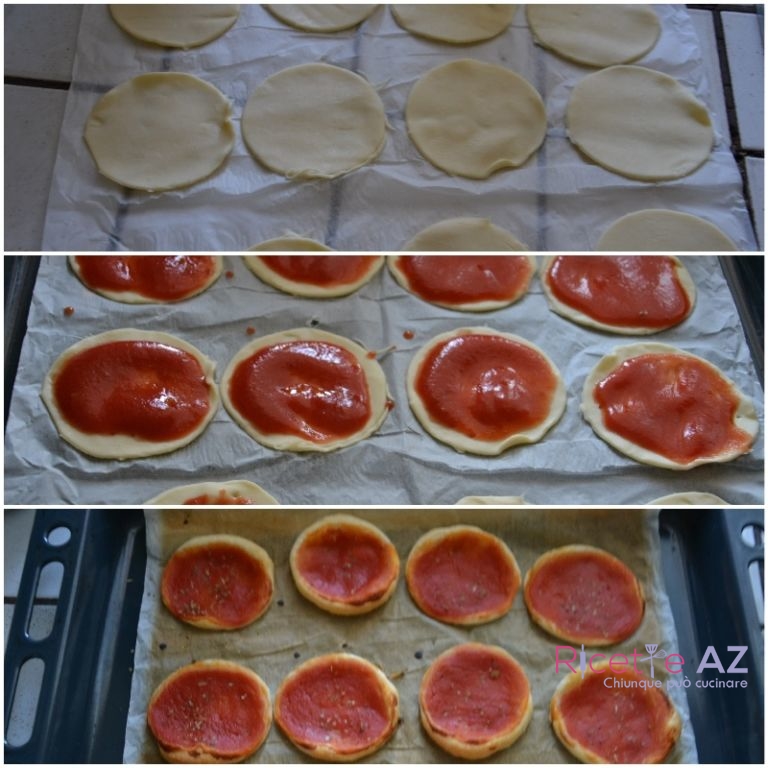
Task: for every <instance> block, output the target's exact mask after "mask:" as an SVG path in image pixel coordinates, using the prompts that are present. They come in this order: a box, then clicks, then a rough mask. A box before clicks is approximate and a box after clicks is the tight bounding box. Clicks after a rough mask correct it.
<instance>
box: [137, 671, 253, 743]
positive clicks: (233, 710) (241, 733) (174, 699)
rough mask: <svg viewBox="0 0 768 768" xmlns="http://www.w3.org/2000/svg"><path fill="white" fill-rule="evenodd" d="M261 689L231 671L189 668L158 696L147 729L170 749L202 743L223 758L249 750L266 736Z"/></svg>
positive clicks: (150, 711)
mask: <svg viewBox="0 0 768 768" xmlns="http://www.w3.org/2000/svg"><path fill="white" fill-rule="evenodd" d="M264 707H265V702H264V700H263V697H262V694H261V691H260V690H259V688H258V687H257V685H256V683H255V682H254V681H252V680H250V679H249V678H248V676H247V675H244V674H238V672H237V671H236V670H230V669H204V668H203V669H189V670H188V671H186V672H185V673H184V674H181V675H178V676H177V677H176V678H175V679H174V680H172V681H171V682H170V683H169V684H168V685H167V686H166V688H165V689H164V690H163V691H161V692H160V694H159V696H158V697H157V698H156V699H155V700H154V702H153V703H152V706H151V707H150V709H149V713H148V717H149V725H150V728H151V729H152V733H153V734H154V735H155V737H156V738H157V740H158V741H159V742H160V743H161V744H163V745H164V746H165V747H166V748H169V749H175V748H181V749H190V750H191V749H194V748H195V747H198V746H201V745H204V746H205V747H206V748H207V749H209V750H210V751H211V752H212V753H213V754H217V755H220V756H222V757H225V756H227V755H233V754H234V755H239V754H241V753H243V752H247V751H251V750H252V749H253V748H254V746H255V745H258V743H259V742H260V741H261V739H262V738H263V736H264V714H265V713H264Z"/></svg>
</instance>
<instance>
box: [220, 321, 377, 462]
mask: <svg viewBox="0 0 768 768" xmlns="http://www.w3.org/2000/svg"><path fill="white" fill-rule="evenodd" d="M296 341H309V342H313V341H318V342H326V343H329V344H333V345H335V346H338V347H341V348H343V349H344V350H346V351H347V352H349V353H351V354H352V355H353V356H354V357H355V359H356V360H357V362H358V364H359V365H360V367H361V368H362V370H363V374H364V377H365V380H366V382H367V384H368V394H369V403H370V409H371V412H370V415H369V418H368V421H367V423H366V424H365V425H364V426H363V427H362V428H361V429H360V430H358V431H357V432H355V433H354V434H352V435H350V436H348V437H341V438H338V439H335V440H331V441H329V442H327V443H316V442H313V441H311V440H309V439H305V438H303V437H300V436H297V435H292V434H281V433H269V434H267V433H264V432H261V431H260V430H259V429H258V428H256V427H255V426H254V425H253V424H251V422H250V421H248V419H246V418H245V417H243V416H242V415H241V414H240V412H239V411H238V410H237V408H235V406H234V404H233V403H232V400H231V398H230V396H229V384H230V381H231V379H232V376H233V375H234V372H235V370H236V368H237V366H238V364H239V363H241V362H242V361H244V360H247V359H248V358H249V357H251V356H252V355H253V354H255V353H256V352H257V351H259V350H261V349H266V348H267V347H271V346H275V345H277V344H285V343H287V342H296ZM221 400H222V402H223V403H224V407H225V408H226V409H227V411H228V413H229V415H230V416H231V417H232V418H233V419H234V421H235V422H236V423H237V424H239V425H240V427H242V429H244V430H245V431H246V432H247V433H248V434H249V435H250V436H251V437H252V438H253V439H254V440H256V441H257V442H259V443H261V444H262V445H265V446H267V447H268V448H274V449H275V450H278V451H294V452H297V453H299V452H304V451H316V452H318V453H326V452H328V451H335V450H337V449H339V448H345V447H346V446H348V445H353V444H355V443H358V442H360V441H361V440H364V439H365V438H366V437H369V436H370V435H372V434H373V433H374V432H375V431H376V430H377V429H378V428H379V427H380V426H381V425H382V423H383V422H384V419H386V417H387V413H388V409H387V402H388V400H389V390H388V388H387V380H386V377H385V376H384V371H383V370H382V368H381V366H380V365H379V363H378V361H377V360H376V359H375V357H369V353H368V351H367V350H365V349H364V348H363V347H361V346H360V345H359V344H357V343H355V342H354V341H351V340H350V339H347V338H344V337H343V336H339V335H337V334H335V333H328V332H327V331H319V330H315V329H312V328H294V329H291V330H289V331H280V332H278V333H272V334H269V335H268V336H262V337H261V338H259V339H254V341H252V342H250V343H249V344H246V345H245V346H244V347H243V348H242V349H241V350H240V351H239V352H237V354H236V355H235V356H234V357H233V358H232V360H230V362H229V364H228V365H227V367H226V369H225V370H224V373H223V375H222V377H221Z"/></svg>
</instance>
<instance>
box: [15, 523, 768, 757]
mask: <svg viewBox="0 0 768 768" xmlns="http://www.w3.org/2000/svg"><path fill="white" fill-rule="evenodd" d="M425 514H428V513H426V512H425ZM659 525H660V534H661V542H662V562H663V569H664V577H665V581H666V585H667V591H668V593H669V595H670V599H671V602H672V609H673V613H674V616H675V624H676V627H677V633H678V643H679V653H681V654H682V655H683V656H684V657H685V658H686V659H690V660H700V659H701V658H702V657H703V656H704V653H705V652H706V648H707V646H710V645H711V646H714V647H715V648H716V649H717V650H718V653H720V654H722V655H723V657H724V658H725V657H726V649H727V646H729V645H731V646H734V645H741V646H743V645H746V646H748V648H749V650H748V652H747V654H746V655H745V656H744V658H743V659H742V660H741V662H740V665H741V666H745V667H747V668H748V670H749V674H748V676H747V678H746V679H747V680H748V687H747V688H738V689H720V690H717V691H713V690H702V689H697V688H696V687H695V686H691V687H690V688H689V689H688V690H687V697H688V704H689V707H690V712H691V720H692V725H693V729H694V733H695V736H696V743H697V747H698V752H699V759H700V760H701V761H702V762H711V763H763V748H764V745H763V722H764V704H763V688H764V683H763V679H764V678H763V636H762V632H763V628H762V624H763V617H762V612H761V611H760V610H759V609H758V603H760V604H762V601H763V598H762V588H763V582H764V580H763V562H764V551H763V531H764V512H763V510H762V509H735V508H734V509H685V510H681V509H678V510H664V511H662V513H661V515H660V522H659ZM61 528H66V529H68V531H69V534H70V537H69V541H67V542H66V543H65V544H61V545H56V544H55V543H51V541H50V540H49V539H50V538H51V532H52V531H55V530H56V529H61ZM50 562H60V563H61V564H62V565H63V577H62V580H61V587H60V592H59V598H58V603H57V606H56V613H55V618H54V621H53V625H52V629H51V631H50V634H49V635H48V636H47V637H45V638H43V639H37V640H33V639H31V638H30V633H29V625H30V618H31V615H32V611H33V608H34V602H35V594H36V590H37V585H38V583H39V579H40V573H41V570H42V569H43V568H44V567H45V565H46V564H48V563H50ZM145 565H146V548H145V538H144V517H143V513H142V511H141V510H125V509H120V510H109V509H99V510H92V509H88V510H82V509H80V510H78V509H64V510H53V509H42V510H38V511H37V513H36V516H35V521H34V526H33V530H32V534H31V540H30V544H29V550H28V554H27V560H26V563H25V567H24V571H23V574H22V579H21V584H20V587H19V595H18V601H17V603H16V607H15V611H14V614H13V620H12V622H11V627H10V632H9V636H8V641H7V647H6V655H5V722H6V729H7V728H8V724H9V721H10V716H11V708H12V704H13V700H14V695H15V690H16V687H17V683H18V679H19V672H20V669H21V667H22V666H23V665H24V663H25V662H26V661H28V660H30V659H41V660H42V662H43V663H44V665H45V669H44V673H43V677H42V687H41V692H40V696H39V699H38V704H37V710H36V713H35V718H34V723H33V726H32V730H31V736H30V738H29V740H28V741H27V742H26V743H25V744H23V745H19V746H15V745H10V744H9V743H8V740H7V737H6V743H5V759H6V761H7V762H9V763H19V762H21V763H92V762H99V763H109V762H121V760H122V754H123V742H124V737H125V724H126V718H127V714H128V704H129V698H130V688H131V675H132V671H133V653H134V643H135V639H136V627H137V623H138V616H139V609H140V605H141V597H142V592H143V586H144V570H145ZM750 568H751V569H752V570H751V571H750ZM755 571H757V573H756V574H755ZM750 576H752V577H753V578H754V577H755V576H756V578H754V580H755V581H756V582H757V583H758V587H759V592H760V596H759V597H758V598H756V597H755V594H754V593H753V590H752V587H751V586H750ZM730 655H732V654H728V656H730ZM697 663H698V662H697ZM6 734H7V731H6Z"/></svg>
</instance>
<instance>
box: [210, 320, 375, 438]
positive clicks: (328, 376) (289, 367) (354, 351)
mask: <svg viewBox="0 0 768 768" xmlns="http://www.w3.org/2000/svg"><path fill="white" fill-rule="evenodd" d="M221 389H222V400H223V402H224V405H225V407H226V408H227V410H228V411H229V413H230V415H231V416H232V418H233V419H234V420H235V421H236V422H237V423H238V424H239V425H240V426H241V427H242V428H243V429H244V430H245V431H246V432H248V434H249V435H251V437H253V438H254V439H255V440H258V441H259V442H260V443H262V444H263V445H266V446H268V447H270V448H276V449H277V450H290V451H332V450H335V449H337V448H342V447H344V446H347V445H352V444H353V443H356V442H359V441H360V440H362V439H364V438H365V437H368V436H369V435H371V434H372V433H373V432H375V431H376V430H377V429H378V428H379V426H380V425H381V423H382V422H383V421H384V419H385V417H386V414H387V398H388V395H387V384H386V380H385V378H384V372H383V371H382V369H381V366H380V365H379V364H378V362H376V360H375V359H374V358H373V357H372V356H369V353H368V352H366V350H364V349H363V348H362V347H361V346H359V345H358V344H356V343H355V342H353V341H350V340H349V339H345V338H343V337H342V336H337V335H336V334H332V333H327V332H325V331H316V330H311V329H304V328H298V329H294V330H291V331H284V332H281V333H276V334H271V335H269V336H264V337H262V338H260V339H256V340H255V341H253V342H251V343H250V344H247V345H246V346H245V347H244V348H243V349H241V350H240V352H238V353H237V354H236V355H235V357H234V358H233V359H232V361H231V362H230V363H229V365H228V367H227V369H226V370H225V372H224V376H223V377H222V387H221Z"/></svg>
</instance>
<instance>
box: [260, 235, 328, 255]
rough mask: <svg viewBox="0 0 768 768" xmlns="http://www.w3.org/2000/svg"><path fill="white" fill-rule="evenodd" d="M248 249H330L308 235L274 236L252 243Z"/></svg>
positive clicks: (277, 250)
mask: <svg viewBox="0 0 768 768" xmlns="http://www.w3.org/2000/svg"><path fill="white" fill-rule="evenodd" d="M248 250H249V251H270V252H272V253H276V252H281V253H292V252H293V251H331V250H333V249H332V248H329V247H328V246H327V245H323V243H319V242H317V240H312V239H311V238H309V237H298V236H296V237H293V236H291V237H288V236H286V237H274V238H272V239H271V240H264V241H263V242H261V243H257V244H256V245H252V246H251V247H250V248H249V249H248Z"/></svg>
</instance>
